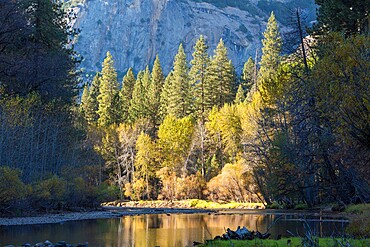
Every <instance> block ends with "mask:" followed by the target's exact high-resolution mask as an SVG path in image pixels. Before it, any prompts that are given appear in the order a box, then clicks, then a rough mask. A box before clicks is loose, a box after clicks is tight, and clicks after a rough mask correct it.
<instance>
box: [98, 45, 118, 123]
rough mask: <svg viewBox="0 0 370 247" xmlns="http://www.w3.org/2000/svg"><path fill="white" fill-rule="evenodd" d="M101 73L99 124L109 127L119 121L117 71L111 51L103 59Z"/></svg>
mask: <svg viewBox="0 0 370 247" xmlns="http://www.w3.org/2000/svg"><path fill="white" fill-rule="evenodd" d="M101 74H102V76H101V80H100V88H99V96H98V103H99V109H98V114H99V119H98V125H99V126H101V127H108V126H109V125H111V124H113V123H117V122H118V116H117V112H116V109H115V107H116V105H115V103H116V100H117V94H118V82H117V72H116V70H115V68H114V61H113V57H112V55H111V54H110V52H107V56H106V58H105V59H104V61H103V69H102V72H101Z"/></svg>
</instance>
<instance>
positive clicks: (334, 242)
mask: <svg viewBox="0 0 370 247" xmlns="http://www.w3.org/2000/svg"><path fill="white" fill-rule="evenodd" d="M315 240H316V242H314V243H312V244H311V245H310V242H309V241H308V240H307V239H304V238H299V237H295V238H282V239H280V240H272V239H264V240H261V239H258V240H229V241H221V240H212V241H207V243H206V244H200V245H198V246H199V247H207V246H213V247H214V246H217V247H228V246H234V247H248V246H251V247H252V246H263V247H286V246H369V245H370V239H350V238H348V239H346V238H315Z"/></svg>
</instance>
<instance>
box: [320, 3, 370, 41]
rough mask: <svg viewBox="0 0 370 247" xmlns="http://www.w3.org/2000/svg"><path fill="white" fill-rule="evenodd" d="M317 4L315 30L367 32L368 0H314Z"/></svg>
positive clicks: (369, 4) (348, 33) (350, 32)
mask: <svg viewBox="0 0 370 247" xmlns="http://www.w3.org/2000/svg"><path fill="white" fill-rule="evenodd" d="M315 3H316V4H317V5H319V6H320V7H319V8H318V13H317V24H316V26H315V29H316V31H319V33H322V32H324V33H325V32H330V31H334V32H342V33H344V34H346V35H350V34H359V33H361V34H368V33H369V8H370V3H369V1H363V0H352V1H348V0H330V1H329V0H315Z"/></svg>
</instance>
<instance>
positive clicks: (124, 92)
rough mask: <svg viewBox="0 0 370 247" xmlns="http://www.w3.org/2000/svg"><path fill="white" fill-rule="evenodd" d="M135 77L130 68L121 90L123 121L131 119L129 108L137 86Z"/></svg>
mask: <svg viewBox="0 0 370 247" xmlns="http://www.w3.org/2000/svg"><path fill="white" fill-rule="evenodd" d="M135 82H136V80H135V75H134V72H133V71H132V68H129V69H128V71H127V73H126V75H125V76H124V77H123V81H122V88H121V98H122V103H121V107H122V120H123V121H124V122H127V121H128V119H129V108H130V101H131V98H132V92H133V90H134V86H135Z"/></svg>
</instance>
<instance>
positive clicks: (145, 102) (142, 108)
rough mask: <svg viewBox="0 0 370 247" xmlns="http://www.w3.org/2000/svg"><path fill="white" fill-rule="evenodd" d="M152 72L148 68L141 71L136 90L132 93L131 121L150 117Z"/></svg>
mask: <svg viewBox="0 0 370 247" xmlns="http://www.w3.org/2000/svg"><path fill="white" fill-rule="evenodd" d="M150 84H151V79H150V71H149V67H148V66H147V67H146V69H145V70H144V71H140V72H139V74H138V75H137V79H136V82H135V86H134V90H133V92H132V98H131V102H130V108H129V113H130V120H131V121H133V122H135V121H136V120H137V119H139V118H148V117H149V111H148V106H149V99H148V92H147V91H148V88H149V87H150Z"/></svg>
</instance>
